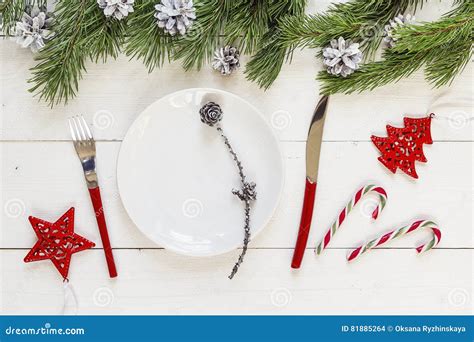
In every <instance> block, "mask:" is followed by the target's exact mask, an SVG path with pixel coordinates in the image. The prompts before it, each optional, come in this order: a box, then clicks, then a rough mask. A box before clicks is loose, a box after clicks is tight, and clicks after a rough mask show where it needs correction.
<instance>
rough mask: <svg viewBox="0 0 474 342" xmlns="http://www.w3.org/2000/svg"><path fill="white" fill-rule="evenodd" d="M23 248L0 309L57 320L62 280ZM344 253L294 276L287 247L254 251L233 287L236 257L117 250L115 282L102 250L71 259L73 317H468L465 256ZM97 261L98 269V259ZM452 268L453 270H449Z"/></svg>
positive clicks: (7, 263)
mask: <svg viewBox="0 0 474 342" xmlns="http://www.w3.org/2000/svg"><path fill="white" fill-rule="evenodd" d="M25 253H26V251H2V252H0V255H1V256H2V259H3V264H2V268H3V280H2V284H3V286H2V296H3V298H2V301H3V312H2V313H12V314H25V313H34V314H57V313H58V312H60V310H61V307H62V305H63V303H62V301H63V294H62V282H61V280H60V276H58V274H57V272H56V270H54V268H53V267H51V265H50V262H49V261H45V262H38V263H31V264H27V265H24V264H23V263H22V262H21V261H22V258H23V256H24V254H25ZM346 253H347V251H345V250H329V251H327V254H326V255H325V257H324V258H320V259H318V260H315V259H313V258H312V257H308V258H307V259H306V260H305V264H304V267H303V268H302V269H300V270H299V271H296V272H295V271H294V270H291V269H290V268H289V267H282V265H286V264H287V262H288V261H289V260H290V259H291V255H292V251H291V250H252V251H250V252H249V254H248V255H247V258H248V259H247V261H246V263H245V264H244V265H242V268H241V270H240V271H239V274H238V275H237V276H236V277H235V279H234V280H232V281H230V280H229V279H227V274H228V272H229V270H230V267H231V265H232V264H233V262H234V259H235V257H236V256H237V251H236V252H232V253H229V254H226V255H224V256H222V257H219V258H200V259H199V258H194V259H193V258H187V257H182V256H178V255H176V254H173V253H170V252H167V251H165V250H119V251H117V253H116V256H117V268H118V271H119V277H118V278H116V279H115V280H111V279H107V277H104V276H103V275H104V268H105V265H103V263H105V262H103V259H102V258H101V257H102V255H101V254H102V251H100V250H93V251H85V252H81V253H78V254H76V255H75V256H74V258H73V259H72V267H71V271H70V279H71V284H72V285H73V286H74V289H75V292H76V294H77V296H78V301H79V303H80V306H79V311H78V313H80V314H94V315H96V314H114V315H117V314H274V315H275V314H276V315H279V314H367V313H378V314H393V313H395V312H396V313H397V314H470V313H472V312H471V310H472V308H471V302H470V300H471V298H472V277H471V273H470V272H471V264H470V263H469V262H466V261H467V260H470V259H471V258H472V256H473V251H472V250H445V251H442V252H439V251H436V250H435V251H431V252H428V253H427V254H426V255H424V256H419V257H416V256H414V255H413V254H412V253H413V251H411V250H373V251H371V252H370V253H368V254H367V255H365V256H364V257H363V259H362V258H361V260H359V262H354V263H352V264H347V262H346V261H345V259H344V257H345V255H346ZM98 261H100V262H98ZM453 265H457V267H453Z"/></svg>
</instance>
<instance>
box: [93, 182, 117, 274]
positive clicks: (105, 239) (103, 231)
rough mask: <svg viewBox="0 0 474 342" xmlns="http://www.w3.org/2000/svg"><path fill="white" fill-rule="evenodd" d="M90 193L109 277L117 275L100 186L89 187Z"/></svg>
mask: <svg viewBox="0 0 474 342" xmlns="http://www.w3.org/2000/svg"><path fill="white" fill-rule="evenodd" d="M89 194H90V195H91V200H92V205H93V206H94V212H95V217H96V219H97V225H98V226H99V233H100V238H101V240H102V246H103V247H104V253H105V260H106V261H107V267H108V268H109V275H110V278H115V277H116V276H117V269H116V268H115V261H114V255H113V254H112V247H111V246H110V240H109V233H108V232H107V224H106V223H105V214H104V207H103V206H102V199H101V197H100V188H99V187H96V188H93V189H89Z"/></svg>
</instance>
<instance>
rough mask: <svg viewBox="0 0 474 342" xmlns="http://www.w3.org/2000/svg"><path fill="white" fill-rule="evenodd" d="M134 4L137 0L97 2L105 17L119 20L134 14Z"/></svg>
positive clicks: (104, 0) (98, 0) (101, 0)
mask: <svg viewBox="0 0 474 342" xmlns="http://www.w3.org/2000/svg"><path fill="white" fill-rule="evenodd" d="M134 2H135V0H97V4H98V5H99V7H100V8H101V9H103V10H104V15H105V16H106V17H114V18H115V19H117V20H122V19H123V18H125V17H127V16H128V14H129V13H132V12H133V4H134Z"/></svg>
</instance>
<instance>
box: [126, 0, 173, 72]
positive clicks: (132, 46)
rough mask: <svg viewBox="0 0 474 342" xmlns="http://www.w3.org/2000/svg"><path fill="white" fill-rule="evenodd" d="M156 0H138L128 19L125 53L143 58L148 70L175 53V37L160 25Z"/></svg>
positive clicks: (160, 64)
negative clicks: (157, 17) (156, 15)
mask: <svg viewBox="0 0 474 342" xmlns="http://www.w3.org/2000/svg"><path fill="white" fill-rule="evenodd" d="M155 4H156V0H138V1H136V2H135V7H134V10H135V11H134V13H133V14H132V15H131V16H130V18H129V20H128V36H127V39H126V47H125V53H126V55H127V56H129V57H131V58H137V59H141V60H143V63H144V64H145V65H146V66H147V68H148V72H152V71H153V70H154V69H155V68H156V67H161V66H162V65H163V63H164V62H165V61H166V60H169V59H170V56H171V54H172V53H173V41H174V40H175V38H174V37H172V36H170V35H168V34H166V33H164V32H163V30H162V29H160V28H159V27H158V24H157V22H156V18H155V17H154V14H155Z"/></svg>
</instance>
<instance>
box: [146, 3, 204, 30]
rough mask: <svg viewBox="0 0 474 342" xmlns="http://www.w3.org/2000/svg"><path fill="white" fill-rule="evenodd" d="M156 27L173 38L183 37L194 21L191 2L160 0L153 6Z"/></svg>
mask: <svg viewBox="0 0 474 342" xmlns="http://www.w3.org/2000/svg"><path fill="white" fill-rule="evenodd" d="M155 10H156V13H155V18H156V19H157V24H158V27H160V28H162V29H163V30H164V31H165V32H167V33H169V34H170V35H172V36H174V35H176V33H178V32H179V34H180V35H182V36H183V35H185V34H186V31H187V30H188V29H190V28H191V26H192V25H193V21H194V19H196V9H195V8H194V6H193V1H192V0H161V3H160V4H157V5H155Z"/></svg>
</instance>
